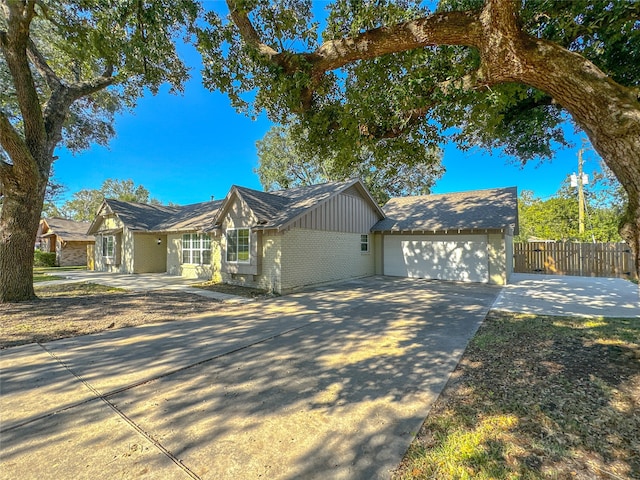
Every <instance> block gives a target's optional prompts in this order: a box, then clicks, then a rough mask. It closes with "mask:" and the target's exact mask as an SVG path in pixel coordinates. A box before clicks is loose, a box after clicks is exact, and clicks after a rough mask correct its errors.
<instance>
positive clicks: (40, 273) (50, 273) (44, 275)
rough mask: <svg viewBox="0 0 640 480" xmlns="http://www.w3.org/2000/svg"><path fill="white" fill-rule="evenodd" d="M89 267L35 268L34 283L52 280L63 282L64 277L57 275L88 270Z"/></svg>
mask: <svg viewBox="0 0 640 480" xmlns="http://www.w3.org/2000/svg"><path fill="white" fill-rule="evenodd" d="M86 269H87V267H84V266H78V267H33V282H34V283H38V282H48V281H50V280H63V279H64V277H63V276H60V275H56V273H63V272H65V271H69V270H86Z"/></svg>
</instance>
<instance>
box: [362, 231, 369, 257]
mask: <svg viewBox="0 0 640 480" xmlns="http://www.w3.org/2000/svg"><path fill="white" fill-rule="evenodd" d="M360 252H361V253H369V235H360Z"/></svg>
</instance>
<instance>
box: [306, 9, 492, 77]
mask: <svg viewBox="0 0 640 480" xmlns="http://www.w3.org/2000/svg"><path fill="white" fill-rule="evenodd" d="M480 41H481V31H480V28H479V12H477V11H466V12H446V13H436V14H433V15H429V16H428V17H423V18H419V19H416V20H411V21H408V22H404V23H400V24H397V25H393V26H391V27H379V28H375V29H373V30H369V31H367V32H364V33H362V34H360V35H357V36H356V37H353V38H349V37H347V38H342V39H339V40H330V41H328V42H325V43H323V44H322V45H321V46H320V47H318V48H317V49H316V51H315V52H313V53H312V54H310V55H306V58H307V60H308V61H310V62H311V63H313V72H314V73H319V72H326V71H329V70H335V69H337V68H340V67H343V66H344V65H346V64H348V63H351V62H354V61H356V60H368V59H371V58H375V57H379V56H381V55H387V54H389V53H397V52H406V51H409V50H414V49H416V48H421V47H426V46H431V45H467V46H477V45H479V43H480Z"/></svg>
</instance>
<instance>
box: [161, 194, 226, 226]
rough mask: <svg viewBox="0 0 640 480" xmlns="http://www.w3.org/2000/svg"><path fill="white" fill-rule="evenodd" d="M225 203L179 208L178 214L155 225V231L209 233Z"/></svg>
mask: <svg viewBox="0 0 640 480" xmlns="http://www.w3.org/2000/svg"><path fill="white" fill-rule="evenodd" d="M223 202H224V200H215V201H212V202H202V203H194V204H191V205H184V206H182V207H178V211H177V212H176V213H174V214H173V215H171V216H170V217H168V218H167V219H166V220H164V221H162V222H160V223H159V224H157V225H155V226H154V228H153V229H154V230H155V231H162V232H175V231H187V230H198V231H208V230H210V229H211V228H212V227H213V219H214V218H215V216H216V213H217V212H218V210H219V209H220V207H221V206H222V203H223Z"/></svg>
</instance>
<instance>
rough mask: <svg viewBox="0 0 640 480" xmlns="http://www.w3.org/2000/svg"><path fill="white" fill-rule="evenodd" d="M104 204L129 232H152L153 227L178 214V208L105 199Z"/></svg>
mask: <svg viewBox="0 0 640 480" xmlns="http://www.w3.org/2000/svg"><path fill="white" fill-rule="evenodd" d="M104 201H105V203H106V204H107V205H108V206H109V208H110V209H111V211H112V212H113V213H115V214H116V215H117V216H118V218H120V220H122V223H124V224H125V225H126V226H127V228H129V229H130V230H141V231H153V230H154V227H155V226H156V225H158V224H160V223H162V222H164V221H166V220H167V219H168V218H171V217H172V216H173V215H175V214H177V213H178V212H179V208H180V207H168V206H166V205H148V204H146V203H136V202H125V201H122V200H114V199H111V198H106V199H105V200H104Z"/></svg>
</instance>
